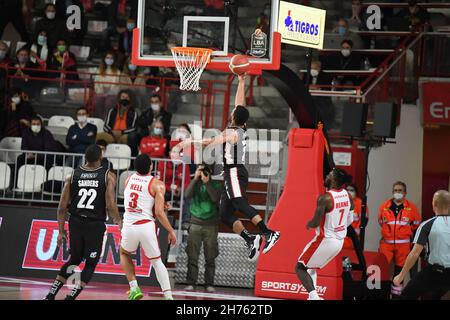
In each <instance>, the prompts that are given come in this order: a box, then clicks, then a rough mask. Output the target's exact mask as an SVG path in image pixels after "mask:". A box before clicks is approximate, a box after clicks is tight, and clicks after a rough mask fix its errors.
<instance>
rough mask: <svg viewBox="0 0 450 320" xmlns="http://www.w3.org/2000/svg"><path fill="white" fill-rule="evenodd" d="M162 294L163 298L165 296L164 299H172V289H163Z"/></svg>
mask: <svg viewBox="0 0 450 320" xmlns="http://www.w3.org/2000/svg"><path fill="white" fill-rule="evenodd" d="M163 294H164V298H166V299H173V297H172V290H167V291H164V292H163Z"/></svg>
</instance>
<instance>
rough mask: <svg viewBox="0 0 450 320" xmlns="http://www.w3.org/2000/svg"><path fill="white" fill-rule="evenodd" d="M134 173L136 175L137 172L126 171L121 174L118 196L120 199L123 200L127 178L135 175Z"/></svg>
mask: <svg viewBox="0 0 450 320" xmlns="http://www.w3.org/2000/svg"><path fill="white" fill-rule="evenodd" d="M134 173H136V171H128V170H127V171H124V172H122V173H121V174H120V176H119V187H118V189H119V194H118V195H117V197H118V198H121V199H123V193H124V191H125V181H126V180H127V178H128V177H129V176H131V175H133V174H134Z"/></svg>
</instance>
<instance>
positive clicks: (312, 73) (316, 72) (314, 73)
mask: <svg viewBox="0 0 450 320" xmlns="http://www.w3.org/2000/svg"><path fill="white" fill-rule="evenodd" d="M318 75H319V70H316V69H311V76H312V77H317V76H318Z"/></svg>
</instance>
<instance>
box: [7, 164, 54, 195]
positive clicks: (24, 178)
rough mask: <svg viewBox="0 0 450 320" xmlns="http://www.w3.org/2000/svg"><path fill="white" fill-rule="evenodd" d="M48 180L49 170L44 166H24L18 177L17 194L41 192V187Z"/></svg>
mask: <svg viewBox="0 0 450 320" xmlns="http://www.w3.org/2000/svg"><path fill="white" fill-rule="evenodd" d="M45 180H47V170H45V168H44V167H43V166H39V165H34V164H24V165H23V166H21V167H20V169H19V173H18V175H17V188H16V189H14V191H16V192H40V191H41V185H42V184H43V183H44V182H45Z"/></svg>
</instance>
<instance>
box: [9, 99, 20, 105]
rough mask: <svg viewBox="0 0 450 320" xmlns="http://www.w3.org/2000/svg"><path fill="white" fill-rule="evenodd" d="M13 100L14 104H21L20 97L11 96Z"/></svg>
mask: <svg viewBox="0 0 450 320" xmlns="http://www.w3.org/2000/svg"><path fill="white" fill-rule="evenodd" d="M11 102H12V103H14V104H19V103H20V97H12V98H11Z"/></svg>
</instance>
